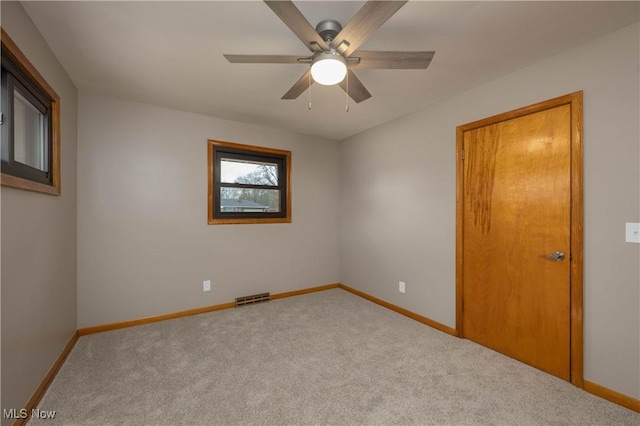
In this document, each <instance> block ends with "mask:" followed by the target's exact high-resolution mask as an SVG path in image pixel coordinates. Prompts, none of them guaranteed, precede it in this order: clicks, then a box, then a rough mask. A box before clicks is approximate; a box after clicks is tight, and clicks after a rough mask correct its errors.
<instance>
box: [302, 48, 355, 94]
mask: <svg viewBox="0 0 640 426" xmlns="http://www.w3.org/2000/svg"><path fill="white" fill-rule="evenodd" d="M346 75H347V61H346V60H345V59H344V57H343V56H342V55H340V54H338V53H332V52H325V53H321V54H320V55H318V56H316V58H315V59H314V60H313V63H312V64H311V77H313V81H315V82H316V83H319V84H324V85H325V86H331V85H333V84H338V83H340V82H341V81H342V80H344V77H345V76H346Z"/></svg>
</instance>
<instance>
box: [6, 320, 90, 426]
mask: <svg viewBox="0 0 640 426" xmlns="http://www.w3.org/2000/svg"><path fill="white" fill-rule="evenodd" d="M79 337H80V335H79V334H78V332H77V331H75V332H74V333H73V335H72V336H71V338H70V339H69V341H68V342H67V344H66V346H65V347H64V349H62V352H61V353H60V355H59V356H58V358H57V359H56V360H55V362H54V363H53V365H52V366H51V368H50V369H49V371H48V372H47V375H46V376H44V379H42V382H40V385H39V386H38V387H37V388H36V390H35V391H34V392H33V394H32V395H31V398H29V401H27V403H26V404H25V406H24V408H25V410H27V417H26V418H24V419H16V421H15V422H13V426H22V425H26V424H27V423H28V422H29V419H30V418H31V412H32V410H34V409H35V408H36V407H37V406H38V404H39V403H40V400H41V399H42V397H43V396H44V394H45V392H46V391H47V389H48V388H49V385H51V382H53V379H55V377H56V375H57V374H58V371H60V368H61V367H62V365H63V364H64V362H65V361H66V359H67V357H68V356H69V354H70V353H71V350H73V347H74V346H75V345H76V342H77V341H78V338H79Z"/></svg>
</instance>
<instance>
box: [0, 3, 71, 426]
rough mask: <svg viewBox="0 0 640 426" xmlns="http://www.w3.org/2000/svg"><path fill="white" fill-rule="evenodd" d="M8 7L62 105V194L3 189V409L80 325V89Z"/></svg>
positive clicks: (29, 387)
mask: <svg viewBox="0 0 640 426" xmlns="http://www.w3.org/2000/svg"><path fill="white" fill-rule="evenodd" d="M1 8H2V27H3V28H4V29H5V31H6V32H7V33H8V34H9V36H10V37H11V38H12V39H13V41H15V42H16V44H17V45H18V47H19V48H20V50H22V52H23V53H24V54H25V55H26V56H27V58H28V59H29V60H30V61H31V63H32V64H33V65H34V66H35V67H36V68H37V69H38V71H39V72H40V73H41V74H42V75H43V76H44V78H45V79H46V80H47V82H48V83H49V84H50V85H51V86H52V87H53V89H54V90H55V91H56V92H57V93H58V95H59V96H60V105H61V114H60V119H61V133H60V136H61V142H60V147H61V177H62V195H61V196H59V197H56V196H51V195H46V194H40V193H35V192H28V191H23V190H18V189H14V188H8V187H2V190H1V191H2V196H1V198H2V209H1V210H2V274H1V275H2V408H22V407H23V406H24V404H25V403H26V402H27V400H28V399H29V398H30V397H31V394H32V392H33V391H34V390H35V389H36V387H37V386H38V385H39V384H40V382H41V381H42V379H43V378H44V376H45V374H46V373H47V371H48V370H49V368H50V367H51V366H52V364H53V363H54V361H55V360H56V358H57V357H58V355H60V353H61V351H62V349H63V348H64V346H65V345H66V343H67V342H68V340H69V338H71V336H72V335H73V333H74V332H75V330H76V129H77V125H76V109H77V108H76V101H77V99H76V98H77V92H76V88H75V87H74V85H73V83H72V82H71V80H70V79H69V77H68V76H67V74H66V73H65V71H64V69H63V68H62V67H61V66H60V64H59V63H58V61H57V59H56V58H55V56H54V55H53V53H52V52H51V51H50V50H49V48H48V46H47V44H46V43H45V41H44V40H43V39H42V37H41V36H40V33H39V32H38V31H37V29H36V28H35V27H34V25H33V23H32V22H31V20H30V19H29V17H28V16H27V15H26V13H25V12H24V10H23V9H22V6H20V5H19V4H18V3H15V2H5V1H3V2H2V4H1ZM10 423H11V422H10V421H8V420H3V421H2V424H3V425H4V424H10Z"/></svg>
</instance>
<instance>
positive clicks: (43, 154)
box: [13, 90, 49, 172]
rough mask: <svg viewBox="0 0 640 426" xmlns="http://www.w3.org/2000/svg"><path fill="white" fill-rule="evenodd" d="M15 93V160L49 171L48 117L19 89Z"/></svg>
mask: <svg viewBox="0 0 640 426" xmlns="http://www.w3.org/2000/svg"><path fill="white" fill-rule="evenodd" d="M13 94H14V103H13V132H14V133H13V160H14V161H17V162H19V163H22V164H26V165H27V166H31V167H33V168H35V169H38V170H42V171H43V172H48V171H49V161H48V157H49V156H48V152H47V146H48V144H47V127H46V124H47V121H46V120H47V117H46V115H44V114H42V113H41V112H40V111H38V109H37V108H36V107H35V106H33V105H32V104H31V102H29V101H28V100H27V99H26V98H25V97H24V96H22V95H21V94H20V93H19V92H18V91H17V90H14V92H13Z"/></svg>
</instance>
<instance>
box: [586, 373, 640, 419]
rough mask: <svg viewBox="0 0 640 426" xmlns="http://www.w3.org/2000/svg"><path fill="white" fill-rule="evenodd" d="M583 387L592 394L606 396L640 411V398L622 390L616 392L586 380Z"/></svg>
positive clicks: (605, 397) (607, 398)
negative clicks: (626, 393) (621, 391)
mask: <svg viewBox="0 0 640 426" xmlns="http://www.w3.org/2000/svg"><path fill="white" fill-rule="evenodd" d="M583 389H584V390H585V391H587V392H589V393H591V394H594V395H596V396H599V397H600V398H604V399H606V400H607V401H611V402H613V403H615V404H618V405H622V406H623V407H625V408H628V409H629V410H633V411H635V412H636V413H640V399H635V398H632V397H630V396H628V395H625V394H623V393H620V392H616V391H614V390H611V389H609V388H605V387H604V386H601V385H599V384H597V383H593V382H590V381H588V380H585V381H584V385H583Z"/></svg>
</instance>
